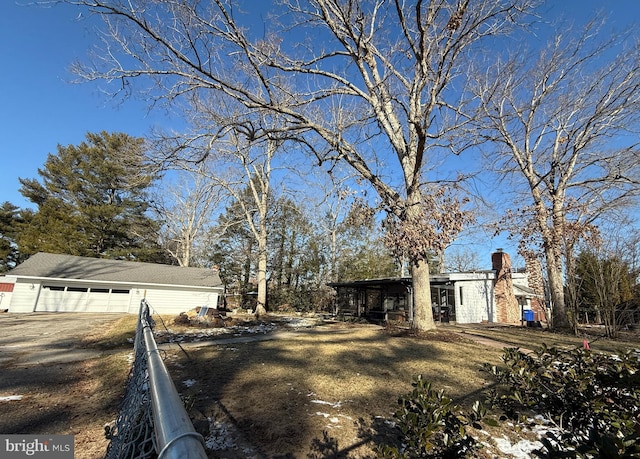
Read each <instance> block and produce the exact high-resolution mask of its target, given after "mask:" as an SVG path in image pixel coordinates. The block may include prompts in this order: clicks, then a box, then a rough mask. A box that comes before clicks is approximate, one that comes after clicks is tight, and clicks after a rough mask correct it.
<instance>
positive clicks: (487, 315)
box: [455, 279, 495, 324]
mask: <svg viewBox="0 0 640 459" xmlns="http://www.w3.org/2000/svg"><path fill="white" fill-rule="evenodd" d="M455 287H456V322H457V323H461V324H472V323H480V322H482V321H488V322H493V321H494V320H495V311H494V308H495V305H494V301H493V284H492V282H491V279H477V280H468V281H457V282H456V283H455ZM460 287H462V298H460ZM461 300H462V303H460V301H461Z"/></svg>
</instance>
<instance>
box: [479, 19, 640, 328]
mask: <svg viewBox="0 0 640 459" xmlns="http://www.w3.org/2000/svg"><path fill="white" fill-rule="evenodd" d="M600 26H601V24H599V23H597V22H595V21H593V22H591V23H589V24H588V25H586V27H585V28H584V30H583V31H582V32H581V33H579V34H577V35H576V34H575V33H573V31H572V30H571V29H570V28H568V27H564V26H562V27H558V28H557V30H558V31H559V32H558V33H557V34H556V35H555V36H554V37H553V38H552V39H551V40H550V42H549V44H548V46H547V47H546V48H544V49H542V50H540V51H538V52H532V51H527V50H522V49H520V50H518V51H517V52H516V53H514V54H513V55H511V56H509V57H507V58H505V59H503V60H500V61H498V62H496V64H495V65H494V66H493V68H492V69H491V70H490V71H489V72H487V73H485V74H483V75H480V76H479V78H478V85H477V88H476V89H477V95H478V96H479V98H480V101H481V111H482V115H483V116H482V123H481V130H480V135H482V136H484V137H485V138H486V139H487V140H489V141H490V142H491V143H492V145H493V146H494V147H495V148H496V149H495V151H492V153H491V156H490V158H489V160H490V163H491V164H492V165H494V166H495V168H494V171H495V172H497V173H499V174H500V175H501V176H503V177H506V178H507V179H508V180H513V183H515V184H516V192H514V196H516V197H517V198H520V199H523V201H524V203H525V206H522V202H523V201H521V202H520V203H517V204H516V205H518V204H519V205H520V206H521V207H520V212H521V215H527V216H528V218H529V220H528V223H529V225H528V226H527V225H526V224H525V225H523V226H521V227H520V228H519V229H518V231H521V232H522V236H523V237H524V238H531V240H535V239H537V240H539V241H540V243H541V246H542V247H541V249H542V251H543V253H544V257H545V261H546V267H547V276H548V282H549V288H550V294H551V300H552V311H553V314H552V324H553V326H554V327H556V328H568V327H569V322H568V319H567V314H566V309H565V297H564V290H563V256H566V253H567V250H566V249H567V247H568V248H569V249H571V247H573V246H574V245H575V243H576V241H578V240H579V238H580V236H581V234H584V233H586V232H587V231H590V230H591V229H592V225H593V224H594V222H595V221H596V220H597V219H598V218H601V217H602V216H603V215H604V214H606V213H608V212H611V211H612V210H614V209H619V208H621V207H622V206H627V205H629V204H630V202H633V199H634V198H636V197H637V196H638V194H639V193H640V188H639V187H638V184H639V183H640V154H639V152H638V144H637V134H634V132H635V133H637V129H638V127H639V124H638V122H639V121H640V54H639V51H640V48H639V47H638V42H637V40H636V38H635V37H632V36H619V35H610V34H604V33H603V31H602V29H601V27H600ZM629 134H631V135H629ZM518 191H523V193H524V194H518ZM523 196H524V198H523ZM528 203H530V205H526V204H528ZM516 213H517V212H514V214H516ZM568 252H572V250H568ZM569 256H572V255H569Z"/></svg>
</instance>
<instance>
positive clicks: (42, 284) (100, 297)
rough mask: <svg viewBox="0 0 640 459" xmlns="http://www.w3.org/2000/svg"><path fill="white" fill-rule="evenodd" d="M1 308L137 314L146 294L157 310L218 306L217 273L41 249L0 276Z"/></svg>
mask: <svg viewBox="0 0 640 459" xmlns="http://www.w3.org/2000/svg"><path fill="white" fill-rule="evenodd" d="M0 291H1V292H2V298H1V303H0V309H2V310H7V309H8V311H9V312H38V311H43V312H118V313H123V312H126V313H138V309H139V306H140V301H141V300H142V299H143V298H146V299H147V301H148V302H149V304H150V305H151V307H152V308H153V309H154V310H155V312H157V313H160V314H177V313H180V312H184V311H188V310H190V309H193V308H195V307H197V306H209V307H217V304H218V298H221V297H222V294H223V286H222V282H221V281H220V277H219V276H218V273H217V271H214V270H211V269H206V268H183V267H179V266H170V265H160V264H154V263H138V262H130V261H120V260H106V259H101V258H86V257H76V256H72V255H60V254H51V253H44V252H40V253H37V254H35V255H33V256H32V257H30V258H29V259H28V260H26V261H25V262H24V263H22V264H20V265H18V266H16V267H15V268H14V269H12V270H11V271H9V272H8V273H6V275H5V276H4V277H0Z"/></svg>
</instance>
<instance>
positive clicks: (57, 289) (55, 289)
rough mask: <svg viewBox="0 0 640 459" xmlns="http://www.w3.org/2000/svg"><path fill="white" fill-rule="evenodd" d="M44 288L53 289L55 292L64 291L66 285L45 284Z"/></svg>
mask: <svg viewBox="0 0 640 459" xmlns="http://www.w3.org/2000/svg"><path fill="white" fill-rule="evenodd" d="M42 288H46V289H48V290H53V291H54V292H64V287H61V286H59V285H43V286H42Z"/></svg>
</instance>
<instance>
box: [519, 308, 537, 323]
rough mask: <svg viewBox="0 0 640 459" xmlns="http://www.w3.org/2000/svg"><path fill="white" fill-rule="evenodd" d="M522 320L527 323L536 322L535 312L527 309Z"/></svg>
mask: <svg viewBox="0 0 640 459" xmlns="http://www.w3.org/2000/svg"><path fill="white" fill-rule="evenodd" d="M522 318H523V319H524V320H526V321H527V322H533V321H534V315H533V311H532V310H531V309H525V310H524V311H522Z"/></svg>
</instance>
